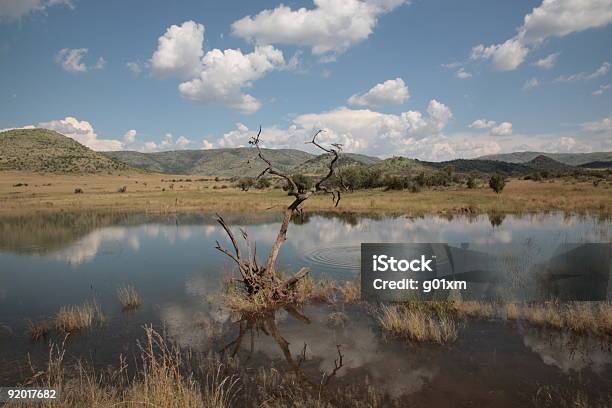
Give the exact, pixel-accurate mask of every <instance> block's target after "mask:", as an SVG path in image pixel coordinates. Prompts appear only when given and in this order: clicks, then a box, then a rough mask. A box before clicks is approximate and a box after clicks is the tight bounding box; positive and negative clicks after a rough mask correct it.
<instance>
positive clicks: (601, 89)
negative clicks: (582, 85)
mask: <svg viewBox="0 0 612 408" xmlns="http://www.w3.org/2000/svg"><path fill="white" fill-rule="evenodd" d="M608 89H610V84H605V85H600V86H599V88H598V89H596V90H594V91H593V96H599V95H603V93H604V92H606V91H607V90H608Z"/></svg>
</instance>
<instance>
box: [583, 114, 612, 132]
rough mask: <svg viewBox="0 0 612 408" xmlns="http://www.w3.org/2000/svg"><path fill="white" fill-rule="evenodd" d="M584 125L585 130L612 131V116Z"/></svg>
mask: <svg viewBox="0 0 612 408" xmlns="http://www.w3.org/2000/svg"><path fill="white" fill-rule="evenodd" d="M582 127H583V128H584V130H586V131H588V132H593V133H602V132H612V116H608V117H607V118H603V119H601V120H598V121H595V122H587V123H583V124H582Z"/></svg>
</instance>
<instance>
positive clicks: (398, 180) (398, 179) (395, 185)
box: [384, 176, 411, 190]
mask: <svg viewBox="0 0 612 408" xmlns="http://www.w3.org/2000/svg"><path fill="white" fill-rule="evenodd" d="M410 184H411V182H410V178H409V177H403V176H387V177H386V178H385V181H384V185H385V188H386V189H387V190H404V189H406V188H408V187H409V186H410Z"/></svg>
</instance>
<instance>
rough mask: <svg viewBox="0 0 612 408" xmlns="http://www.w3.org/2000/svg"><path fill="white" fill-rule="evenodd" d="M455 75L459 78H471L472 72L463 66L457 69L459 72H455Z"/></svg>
mask: <svg viewBox="0 0 612 408" xmlns="http://www.w3.org/2000/svg"><path fill="white" fill-rule="evenodd" d="M455 77H457V78H459V79H470V78H471V77H472V74H471V73H469V72H467V71H466V70H465V69H463V68H459V69H458V70H457V72H455Z"/></svg>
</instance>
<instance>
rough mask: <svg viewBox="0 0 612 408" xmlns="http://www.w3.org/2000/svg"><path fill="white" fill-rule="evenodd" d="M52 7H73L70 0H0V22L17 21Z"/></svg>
mask: <svg viewBox="0 0 612 408" xmlns="http://www.w3.org/2000/svg"><path fill="white" fill-rule="evenodd" d="M52 6H67V7H69V8H73V7H74V6H73V4H72V1H71V0H2V1H0V20H3V19H6V20H17V19H20V18H22V17H25V16H27V15H29V14H32V13H36V12H44V11H45V10H46V9H47V8H49V7H52Z"/></svg>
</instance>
